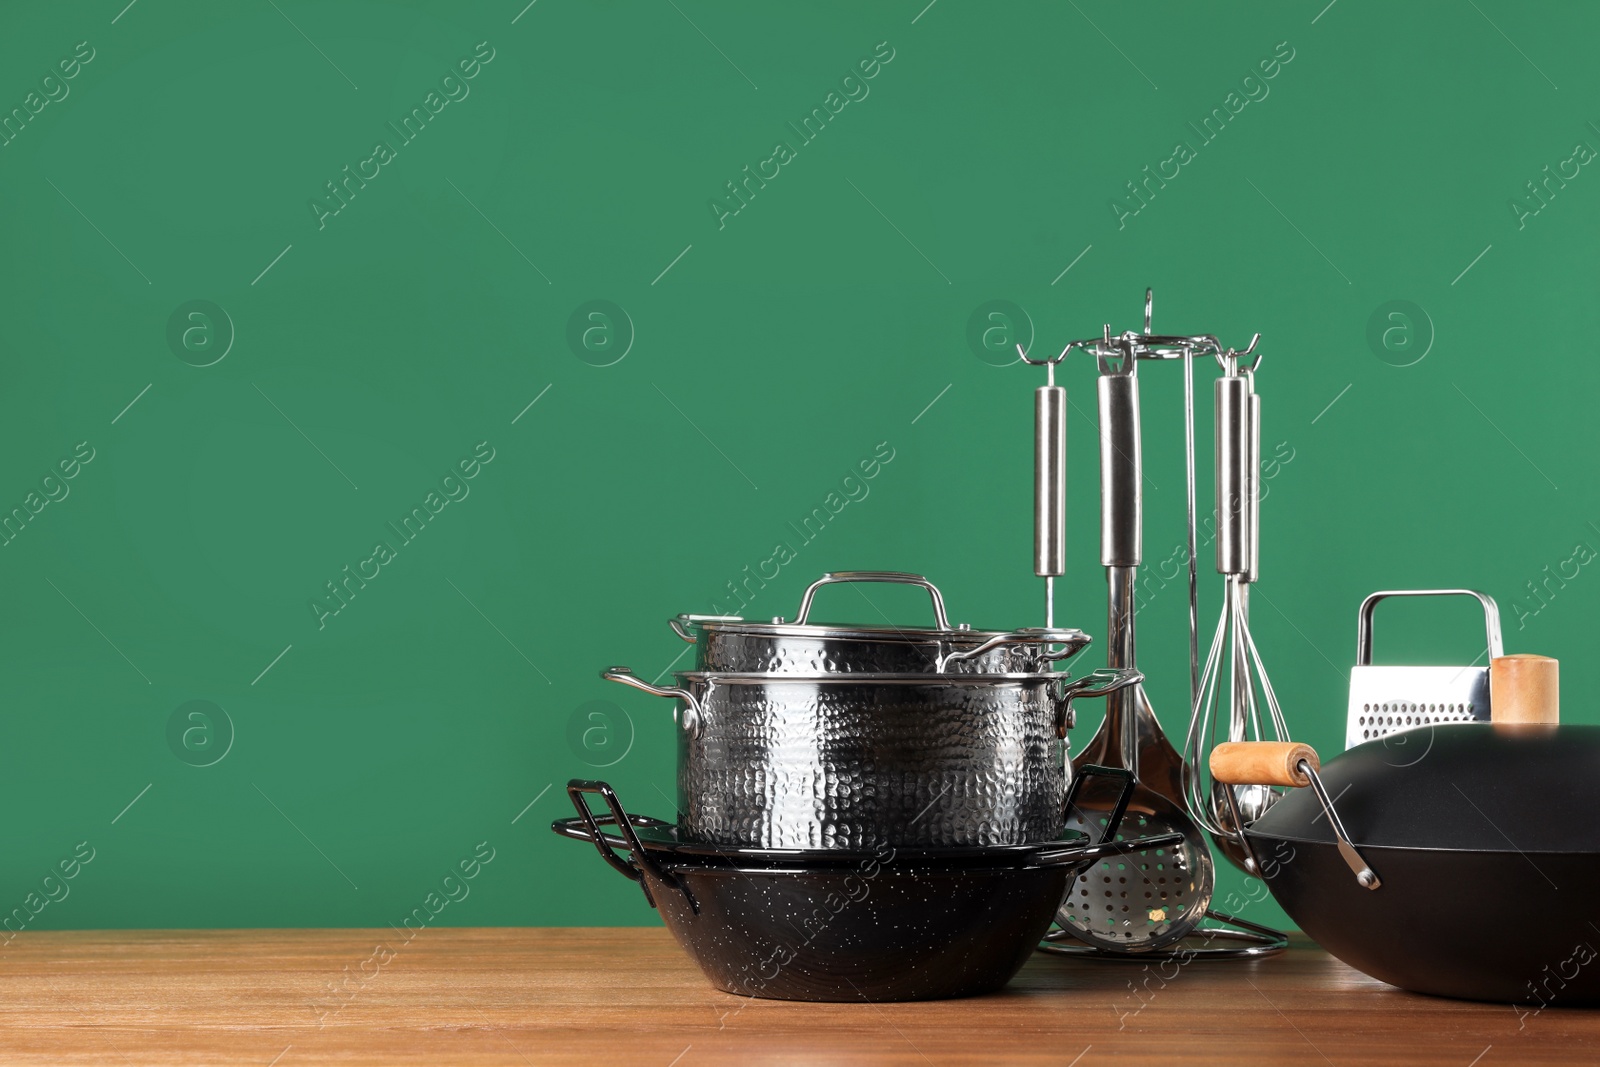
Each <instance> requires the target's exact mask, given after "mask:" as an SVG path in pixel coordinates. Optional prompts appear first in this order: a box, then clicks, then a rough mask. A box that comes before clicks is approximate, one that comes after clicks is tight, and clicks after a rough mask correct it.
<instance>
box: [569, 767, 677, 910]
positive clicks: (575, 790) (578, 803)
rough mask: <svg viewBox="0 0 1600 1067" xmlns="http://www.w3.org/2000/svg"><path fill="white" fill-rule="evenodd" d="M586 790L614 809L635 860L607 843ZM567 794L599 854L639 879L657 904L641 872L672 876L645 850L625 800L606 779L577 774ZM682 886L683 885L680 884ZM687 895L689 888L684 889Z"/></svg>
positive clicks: (627, 874) (635, 879) (634, 878)
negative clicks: (587, 798) (623, 806)
mask: <svg viewBox="0 0 1600 1067" xmlns="http://www.w3.org/2000/svg"><path fill="white" fill-rule="evenodd" d="M585 793H594V794H597V795H598V796H599V797H600V798H601V799H602V800H604V801H605V802H606V807H607V808H608V809H609V810H610V812H611V817H612V819H613V820H614V821H615V822H616V824H617V832H618V833H620V834H621V835H622V840H623V841H625V842H627V845H628V854H629V856H631V857H632V860H633V862H632V863H629V862H628V860H625V859H623V858H622V857H621V856H619V855H617V853H616V851H615V850H614V849H613V848H612V847H611V846H610V845H608V844H606V839H605V834H604V833H602V832H601V830H600V823H599V820H597V819H596V818H595V817H594V812H593V811H591V810H590V808H589V802H588V801H587V800H585V799H584V798H583V795H584V794H585ZM567 796H568V798H570V799H571V801H572V806H573V807H574V808H576V809H578V817H579V818H580V819H582V820H583V825H584V829H586V830H588V831H589V833H590V834H592V835H593V836H594V847H595V848H596V849H598V850H599V852H600V858H601V859H603V860H605V861H606V862H607V863H608V864H610V865H611V866H612V868H614V869H615V870H616V871H618V872H619V873H620V874H622V876H623V877H625V878H627V879H629V880H631V881H635V882H638V883H639V888H640V889H642V890H644V899H645V900H647V901H649V902H650V906H651V907H652V908H653V907H655V906H656V901H655V897H653V896H651V895H650V883H648V882H646V881H645V879H644V874H643V873H642V872H644V871H649V872H650V873H651V874H653V875H655V876H656V877H657V878H661V879H663V880H664V881H668V882H671V881H673V879H671V878H669V877H668V876H667V873H666V872H665V871H663V870H662V869H661V868H660V867H659V866H657V865H656V861H655V860H653V859H651V858H650V856H649V854H648V853H646V852H645V850H644V845H642V844H641V843H640V842H639V835H638V834H636V833H634V830H633V824H632V823H631V822H629V821H628V814H627V812H625V811H623V810H622V802H621V801H619V800H618V799H617V794H616V791H615V790H613V789H612V788H611V786H610V785H608V784H606V783H605V782H595V781H590V780H588V779H584V778H574V779H572V780H571V781H570V782H568V783H567ZM679 888H682V887H681V886H680V887H679ZM685 895H687V891H685Z"/></svg>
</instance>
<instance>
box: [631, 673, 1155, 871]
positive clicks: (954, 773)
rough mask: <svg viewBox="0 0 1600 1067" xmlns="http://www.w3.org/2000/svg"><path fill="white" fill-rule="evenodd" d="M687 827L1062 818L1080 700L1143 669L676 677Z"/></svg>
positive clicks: (1001, 841) (1052, 824)
mask: <svg viewBox="0 0 1600 1067" xmlns="http://www.w3.org/2000/svg"><path fill="white" fill-rule="evenodd" d="M601 677H603V678H607V679H609V680H611V681H614V682H621V683H623V684H624V685H630V686H633V687H634V688H636V689H642V690H644V691H645V692H647V693H653V694H655V695H657V696H664V697H675V698H676V699H677V701H678V704H677V722H678V727H679V729H678V738H679V747H678V806H679V810H678V819H679V824H678V825H679V830H680V832H681V833H682V834H683V835H684V836H685V837H686V838H692V839H695V840H701V841H707V842H711V843H715V844H722V845H749V846H756V847H761V848H839V849H860V848H868V849H870V848H878V847H883V846H889V847H897V848H898V847H905V848H910V847H939V846H947V845H1015V844H1027V843H1030V842H1034V841H1043V840H1049V839H1051V838H1054V837H1056V836H1057V835H1059V833H1060V832H1061V828H1062V824H1063V821H1064V820H1063V814H1064V813H1063V807H1062V803H1063V792H1064V790H1065V786H1066V748H1065V746H1064V745H1063V743H1062V738H1064V737H1065V736H1066V731H1067V728H1068V727H1069V726H1070V725H1071V724H1072V718H1073V714H1072V702H1073V700H1075V699H1078V698H1081V697H1095V696H1104V695H1105V694H1107V693H1111V692H1114V691H1115V690H1118V689H1121V688H1122V687H1124V686H1128V685H1132V684H1134V683H1136V682H1138V681H1140V680H1142V678H1143V675H1141V674H1140V673H1139V672H1138V671H1134V670H1120V671H1097V672H1095V673H1094V674H1091V675H1088V676H1086V677H1083V678H1079V679H1068V678H1067V677H1066V676H1065V675H1064V674H1060V673H1054V672H1044V673H1035V674H1003V675H996V674H991V675H981V674H808V675H801V674H737V673H715V672H705V671H683V672H680V673H678V674H677V675H676V678H677V680H678V684H677V685H676V686H657V685H652V684H651V683H649V682H646V681H645V680H644V679H642V678H639V677H638V676H636V675H634V674H633V673H632V672H631V671H629V670H628V669H627V668H626V667H612V668H610V669H609V670H607V671H604V672H603V673H602V675H601Z"/></svg>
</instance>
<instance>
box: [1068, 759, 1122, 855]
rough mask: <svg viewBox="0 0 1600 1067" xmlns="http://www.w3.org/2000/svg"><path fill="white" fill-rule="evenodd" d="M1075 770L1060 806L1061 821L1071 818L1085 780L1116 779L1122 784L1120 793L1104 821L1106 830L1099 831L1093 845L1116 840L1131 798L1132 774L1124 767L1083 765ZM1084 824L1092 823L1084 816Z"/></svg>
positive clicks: (1095, 764) (1094, 764)
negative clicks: (1064, 799)
mask: <svg viewBox="0 0 1600 1067" xmlns="http://www.w3.org/2000/svg"><path fill="white" fill-rule="evenodd" d="M1075 770H1076V773H1074V774H1073V776H1072V785H1071V786H1070V787H1069V788H1068V789H1067V797H1066V801H1065V802H1064V803H1063V804H1062V806H1061V811H1062V820H1061V821H1062V822H1066V820H1067V818H1068V817H1070V816H1071V814H1072V805H1073V801H1075V800H1077V799H1078V790H1079V788H1080V787H1081V786H1082V785H1083V780H1084V779H1085V778H1095V777H1100V778H1116V779H1118V780H1119V781H1121V782H1122V791H1121V792H1120V793H1118V794H1117V803H1116V804H1115V805H1114V806H1113V807H1112V809H1111V815H1110V817H1109V818H1107V819H1106V828H1105V829H1104V830H1102V831H1100V837H1099V838H1098V839H1097V840H1096V841H1095V842H1094V844H1096V845H1103V844H1105V843H1107V842H1108V841H1114V840H1116V837H1117V830H1118V828H1120V827H1121V826H1122V816H1123V814H1124V813H1125V812H1126V811H1127V810H1128V801H1129V800H1130V799H1132V797H1133V786H1134V778H1133V772H1132V771H1130V770H1128V769H1127V768H1126V767H1102V766H1100V765H1099V764H1097V763H1089V764H1085V765H1084V766H1082V767H1078V768H1076V769H1075ZM1084 822H1093V820H1092V819H1089V818H1088V817H1087V816H1086V817H1085V818H1084Z"/></svg>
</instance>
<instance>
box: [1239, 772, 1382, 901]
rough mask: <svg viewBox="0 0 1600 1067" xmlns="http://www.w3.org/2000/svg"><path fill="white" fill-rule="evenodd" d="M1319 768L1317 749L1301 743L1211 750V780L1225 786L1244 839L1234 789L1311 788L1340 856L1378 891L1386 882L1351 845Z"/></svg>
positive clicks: (1365, 885) (1365, 883) (1361, 880)
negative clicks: (1248, 787) (1238, 787)
mask: <svg viewBox="0 0 1600 1067" xmlns="http://www.w3.org/2000/svg"><path fill="white" fill-rule="evenodd" d="M1320 767H1321V761H1319V760H1318V759H1317V753H1316V750H1315V749H1313V748H1312V747H1311V746H1310V745H1306V744H1302V743H1300V742H1298V741H1224V742H1223V743H1222V744H1220V745H1218V746H1217V747H1216V748H1214V749H1212V750H1211V777H1212V779H1213V780H1215V781H1216V782H1218V783H1220V784H1221V785H1223V786H1224V787H1226V788H1224V789H1223V793H1224V794H1226V796H1227V799H1228V807H1229V809H1230V810H1231V811H1232V812H1233V822H1234V825H1235V826H1237V827H1239V833H1240V835H1241V836H1242V835H1243V834H1244V830H1245V825H1244V822H1243V821H1242V820H1241V819H1240V818H1239V805H1238V802H1237V800H1236V799H1235V798H1234V795H1233V789H1232V788H1231V787H1232V786H1236V785H1277V786H1287V787H1289V788H1300V787H1302V786H1307V785H1309V786H1310V787H1311V791H1312V792H1313V793H1315V794H1316V795H1317V803H1318V804H1320V805H1322V811H1323V814H1325V815H1326V816H1327V817H1328V825H1329V826H1331V827H1332V828H1333V836H1334V839H1335V840H1336V841H1337V843H1338V848H1339V855H1340V856H1341V857H1343V859H1344V862H1345V864H1346V865H1347V866H1348V867H1349V868H1350V870H1351V871H1353V872H1354V873H1355V876H1356V881H1357V882H1359V883H1360V884H1361V886H1362V888H1364V889H1377V888H1379V887H1380V886H1382V885H1383V882H1382V881H1380V880H1379V879H1378V873H1377V872H1376V871H1374V870H1373V869H1372V865H1371V864H1370V863H1368V862H1367V860H1366V857H1364V856H1362V855H1361V852H1360V851H1359V850H1358V849H1357V848H1356V846H1355V845H1354V844H1353V843H1351V841H1350V834H1349V832H1348V831H1346V830H1345V828H1344V821H1343V820H1342V819H1340V818H1339V812H1338V810H1337V809H1336V808H1335V807H1334V806H1333V798H1332V797H1330V796H1328V791H1327V789H1325V788H1324V787H1323V785H1322V775H1320V774H1319V773H1318V770H1319V769H1320ZM1252 851H1253V850H1252Z"/></svg>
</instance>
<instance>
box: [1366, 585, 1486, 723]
mask: <svg viewBox="0 0 1600 1067" xmlns="http://www.w3.org/2000/svg"><path fill="white" fill-rule="evenodd" d="M1392 596H1470V597H1473V598H1474V599H1476V600H1477V601H1478V603H1479V604H1481V605H1483V619H1484V625H1485V628H1486V630H1487V636H1488V658H1487V659H1486V660H1485V661H1484V665H1483V666H1481V667H1478V666H1472V665H1470V664H1469V665H1468V666H1465V667H1376V666H1373V663H1372V609H1373V608H1374V607H1376V606H1377V603H1378V601H1380V600H1383V599H1384V598H1385V597H1392ZM1503 652H1504V649H1503V648H1502V647H1501V642H1500V608H1499V606H1498V605H1496V604H1495V602H1494V598H1493V597H1491V596H1489V595H1488V594H1487V593H1480V592H1477V591H1476V590H1473V589H1389V590H1384V591H1382V592H1377V593H1373V594H1372V595H1371V596H1369V597H1367V599H1365V600H1363V601H1362V602H1361V613H1360V616H1359V620H1358V622H1357V627H1356V665H1355V666H1354V667H1352V668H1351V669H1350V714H1349V717H1348V718H1347V720H1346V722H1345V735H1344V747H1345V748H1354V747H1355V746H1357V745H1359V744H1361V743H1362V742H1363V741H1371V740H1372V739H1373V738H1375V737H1384V736H1386V735H1388V734H1392V733H1396V732H1398V731H1400V730H1410V729H1414V728H1416V727H1418V726H1428V725H1431V724H1433V723H1440V722H1471V721H1474V720H1478V721H1484V722H1487V721H1488V719H1489V666H1488V660H1492V659H1494V658H1495V657H1496V656H1499V655H1501V654H1502V653H1503Z"/></svg>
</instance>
